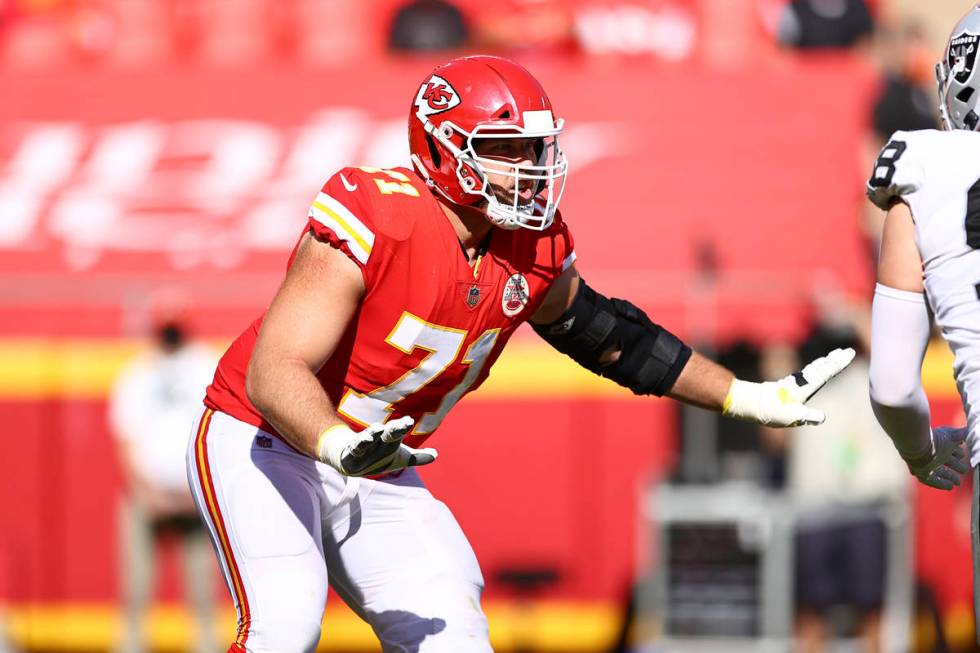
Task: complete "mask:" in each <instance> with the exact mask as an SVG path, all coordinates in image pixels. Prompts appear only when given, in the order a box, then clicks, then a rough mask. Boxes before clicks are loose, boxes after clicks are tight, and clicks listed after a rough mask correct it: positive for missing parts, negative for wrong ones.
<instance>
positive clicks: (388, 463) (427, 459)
mask: <svg viewBox="0 0 980 653" xmlns="http://www.w3.org/2000/svg"><path fill="white" fill-rule="evenodd" d="M414 425H415V420H413V419H412V418H411V417H409V416H408V415H406V416H404V417H400V418H398V419H395V420H391V421H390V422H384V423H380V422H379V423H376V424H371V425H370V426H368V427H367V428H365V429H364V430H363V431H358V432H356V433H355V432H354V431H353V430H351V429H350V428H348V427H347V426H346V425H337V426H334V427H332V428H330V429H327V430H326V431H324V433H323V434H322V435H321V436H320V442H319V444H318V447H317V448H318V454H319V458H320V460H321V461H323V462H325V463H327V464H328V465H330V466H331V467H333V468H334V469H336V470H337V471H338V472H340V473H341V474H344V475H346V476H370V475H374V474H385V473H388V472H394V471H398V470H400V469H404V468H406V467H415V466H418V465H428V464H429V463H431V462H432V461H434V460H435V459H436V456H437V455H438V454H437V453H436V450H435V449H413V448H412V447H409V446H408V445H406V444H403V443H402V440H403V439H404V438H405V436H406V435H408V433H409V431H411V430H412V427H413V426H414Z"/></svg>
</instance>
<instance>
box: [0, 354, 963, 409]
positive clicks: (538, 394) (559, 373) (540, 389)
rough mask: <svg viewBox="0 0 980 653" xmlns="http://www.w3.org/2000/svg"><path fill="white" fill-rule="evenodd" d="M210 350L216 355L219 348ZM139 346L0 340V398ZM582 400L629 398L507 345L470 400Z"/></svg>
mask: <svg viewBox="0 0 980 653" xmlns="http://www.w3.org/2000/svg"><path fill="white" fill-rule="evenodd" d="M214 344H215V345H216V347H215V348H216V349H219V350H220V349H223V348H224V344H225V343H214ZM144 346H145V344H144V343H142V342H140V341H138V340H126V339H118V340H96V339H91V340H82V339H65V340H41V339H0V399H2V400H16V399H44V398H57V399H102V398H105V397H106V396H107V394H108V392H109V389H110V388H111V387H112V381H113V379H114V378H115V377H116V376H117V375H118V374H119V371H120V369H121V368H122V367H123V365H124V364H125V363H126V361H127V360H129V359H130V358H131V357H133V356H134V355H136V354H137V353H138V352H140V351H141V350H142V348H143V347H144ZM952 365H953V355H952V353H950V351H949V349H948V348H947V347H946V345H945V344H943V343H941V342H940V343H934V344H933V345H932V346H930V348H929V351H928V353H927V354H926V359H925V363H924V364H923V371H922V379H923V385H924V386H925V388H926V392H927V393H928V394H929V396H930V397H931V398H933V399H956V397H957V394H956V385H955V383H954V382H953V372H952ZM585 397H601V398H603V399H622V400H630V399H633V396H632V395H631V394H630V393H629V392H628V391H627V390H624V389H622V388H620V387H618V386H616V385H615V384H613V383H612V382H610V381H607V380H605V379H601V378H599V377H597V376H595V375H593V374H592V373H590V372H588V371H586V370H584V369H582V368H581V367H579V366H578V365H576V364H575V363H574V362H572V361H571V360H570V359H569V358H567V357H565V356H564V355H562V354H559V353H558V352H556V351H555V350H553V349H552V348H551V347H549V346H548V345H546V344H545V343H543V342H537V341H534V340H527V341H524V340H521V341H517V342H513V343H511V344H509V345H508V346H507V348H506V349H505V350H504V352H503V354H502V355H501V356H500V359H499V360H498V361H497V363H496V364H495V365H494V366H493V371H492V372H491V374H490V378H489V379H487V381H486V383H484V385H483V387H481V388H480V389H479V390H478V391H476V392H475V393H474V394H473V396H472V398H470V399H468V401H474V400H477V401H479V400H480V399H483V400H500V399H550V398H585Z"/></svg>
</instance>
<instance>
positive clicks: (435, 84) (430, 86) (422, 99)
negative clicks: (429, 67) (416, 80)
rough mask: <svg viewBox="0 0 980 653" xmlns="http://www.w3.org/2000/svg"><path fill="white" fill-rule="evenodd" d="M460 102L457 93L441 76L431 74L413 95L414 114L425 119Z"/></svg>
mask: <svg viewBox="0 0 980 653" xmlns="http://www.w3.org/2000/svg"><path fill="white" fill-rule="evenodd" d="M459 103H460V99H459V93H457V92H456V89H454V88H453V87H452V85H451V84H450V83H449V82H447V81H446V80H445V79H443V78H442V77H439V76H438V75H432V76H431V77H429V79H428V80H426V81H425V82H423V83H422V86H420V87H419V92H418V93H417V94H416V95H415V115H416V116H417V117H418V118H419V120H425V119H426V118H427V117H428V116H431V115H432V114H434V113H441V112H443V111H447V110H449V109H452V108H453V107H455V106H456V105H458V104H459Z"/></svg>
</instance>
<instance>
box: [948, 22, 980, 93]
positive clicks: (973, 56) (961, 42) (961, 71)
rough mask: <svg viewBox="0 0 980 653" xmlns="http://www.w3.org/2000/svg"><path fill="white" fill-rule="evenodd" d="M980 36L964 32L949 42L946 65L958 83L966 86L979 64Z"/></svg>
mask: <svg viewBox="0 0 980 653" xmlns="http://www.w3.org/2000/svg"><path fill="white" fill-rule="evenodd" d="M978 41H980V35H978V34H970V33H969V32H963V33H962V34H957V35H956V36H954V37H953V38H952V39H950V41H949V52H947V53H946V65H948V66H949V72H950V73H951V74H952V75H954V76H955V78H956V81H958V82H959V83H960V84H965V83H966V82H967V80H969V79H970V76H971V75H972V74H973V66H974V64H976V62H977V42H978Z"/></svg>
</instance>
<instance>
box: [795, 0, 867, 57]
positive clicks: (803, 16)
mask: <svg viewBox="0 0 980 653" xmlns="http://www.w3.org/2000/svg"><path fill="white" fill-rule="evenodd" d="M873 28H874V24H873V23H872V20H871V13H870V12H869V11H868V7H867V4H866V3H865V2H864V0H792V2H790V3H789V4H788V5H787V6H786V7H785V8H784V9H783V12H782V15H781V16H780V21H779V32H778V38H779V42H780V43H782V44H783V45H787V46H790V47H794V48H798V49H800V50H811V49H821V48H825V49H826V48H850V47H853V46H856V45H860V44H862V43H864V42H866V41H867V40H868V38H869V37H870V36H871V33H872V31H873Z"/></svg>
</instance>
